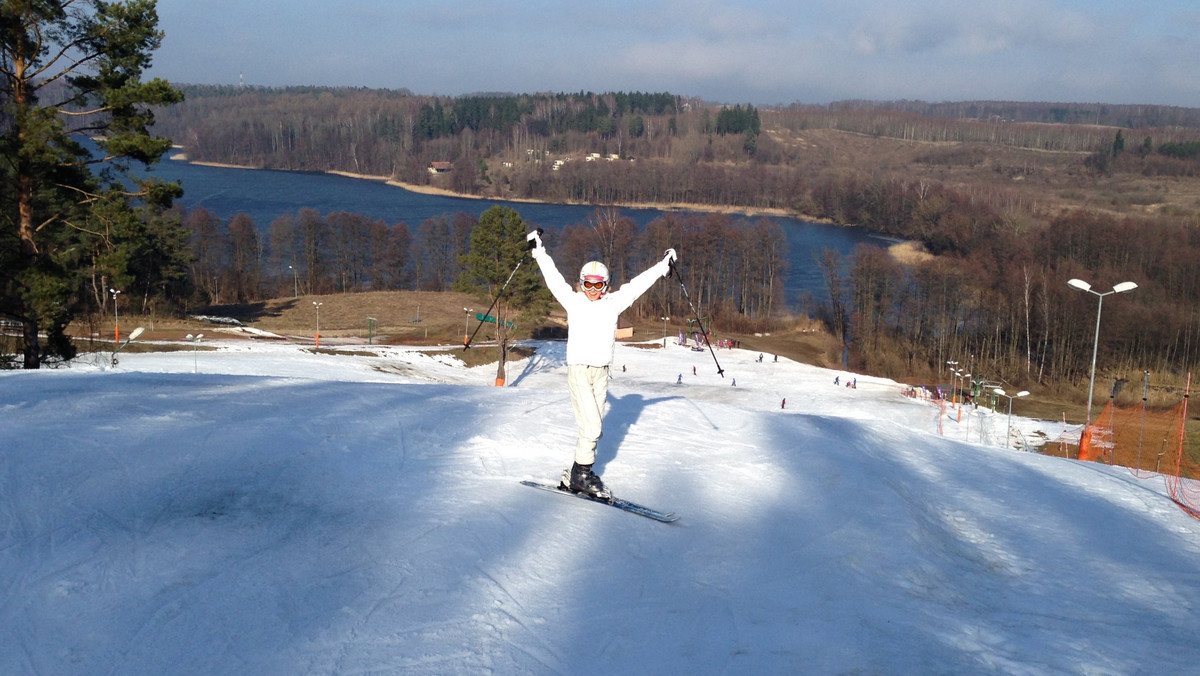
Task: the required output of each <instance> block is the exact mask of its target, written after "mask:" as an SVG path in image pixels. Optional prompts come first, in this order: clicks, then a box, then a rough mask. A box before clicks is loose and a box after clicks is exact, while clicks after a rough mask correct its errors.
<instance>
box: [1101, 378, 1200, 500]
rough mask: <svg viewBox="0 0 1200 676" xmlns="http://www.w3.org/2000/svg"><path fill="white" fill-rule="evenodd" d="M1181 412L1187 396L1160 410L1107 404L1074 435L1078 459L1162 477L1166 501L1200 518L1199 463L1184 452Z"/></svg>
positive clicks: (1134, 472)
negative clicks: (1077, 447)
mask: <svg viewBox="0 0 1200 676" xmlns="http://www.w3.org/2000/svg"><path fill="white" fill-rule="evenodd" d="M1189 390H1190V378H1189ZM1187 407H1188V395H1187V394H1184V397H1183V400H1182V401H1180V402H1179V403H1178V404H1176V405H1175V406H1172V407H1171V408H1168V409H1165V410H1151V409H1149V408H1147V406H1146V405H1145V403H1143V404H1142V405H1141V406H1134V407H1118V406H1115V405H1114V404H1113V402H1112V400H1111V399H1110V400H1109V402H1108V404H1107V405H1105V407H1104V410H1103V411H1101V412H1100V415H1099V416H1098V417H1097V418H1096V422H1094V423H1092V424H1091V425H1088V426H1087V427H1085V428H1084V429H1083V432H1082V433H1081V434H1080V438H1079V459H1080V460H1092V461H1097V462H1104V463H1107V464H1111V465H1120V466H1122V467H1128V468H1129V471H1130V472H1132V473H1133V474H1134V475H1135V476H1138V477H1143V478H1148V477H1151V476H1162V477H1163V479H1164V480H1165V481H1166V486H1167V491H1168V493H1169V494H1170V496H1171V498H1172V499H1173V500H1175V502H1176V503H1178V504H1179V506H1180V507H1182V508H1183V509H1184V510H1185V511H1187V512H1188V513H1189V514H1191V515H1192V516H1195V517H1197V518H1200V482H1198V481H1197V480H1200V464H1198V463H1197V462H1196V460H1195V459H1194V458H1193V457H1192V456H1191V455H1190V454H1189V453H1188V452H1187V450H1186V449H1185V447H1184V439H1185V435H1184V425H1185V423H1186V420H1187Z"/></svg>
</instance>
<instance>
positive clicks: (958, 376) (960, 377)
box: [953, 371, 971, 408]
mask: <svg viewBox="0 0 1200 676" xmlns="http://www.w3.org/2000/svg"><path fill="white" fill-rule="evenodd" d="M970 377H971V374H970V373H963V372H962V371H955V372H954V387H955V389H954V391H953V401H954V405H955V406H958V407H959V408H962V404H960V403H959V401H958V397H959V395H961V394H962V393H963V386H962V384H963V382H964V381H965V380H966V379H967V378H970ZM964 398H965V397H964Z"/></svg>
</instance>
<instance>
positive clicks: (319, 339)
mask: <svg viewBox="0 0 1200 676" xmlns="http://www.w3.org/2000/svg"><path fill="white" fill-rule="evenodd" d="M322 305H324V303H318V302H317V301H315V300H314V301H313V307H314V308H316V310H317V347H321V306H322Z"/></svg>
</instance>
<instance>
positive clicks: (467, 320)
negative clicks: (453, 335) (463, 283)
mask: <svg viewBox="0 0 1200 676" xmlns="http://www.w3.org/2000/svg"><path fill="white" fill-rule="evenodd" d="M474 311H475V309H474V308H469V307H465V308H463V345H466V344H467V343H470V342H471V336H469V335H467V332H468V331H470V330H471V313H472V312H474Z"/></svg>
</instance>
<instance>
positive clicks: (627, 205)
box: [325, 169, 837, 225]
mask: <svg viewBox="0 0 1200 676" xmlns="http://www.w3.org/2000/svg"><path fill="white" fill-rule="evenodd" d="M325 173H327V174H335V175H337V176H345V177H347V178H358V179H363V180H368V181H381V182H383V183H386V184H387V185H390V186H395V187H397V188H402V189H404V190H408V191H409V192H415V193H421V194H422V195H438V196H440V197H457V198H460V199H473V200H500V201H504V202H517V203H525V204H569V205H572V206H589V205H588V204H587V203H585V202H550V201H549V200H540V199H534V198H530V197H495V196H490V197H489V196H482V195H470V194H467V193H460V192H454V191H453V190H448V189H446V188H438V187H436V186H432V185H418V184H415V183H405V182H404V181H397V180H395V179H392V178H389V177H387V176H375V175H372V174H356V173H354V172H350V171H339V170H336V169H330V170H328V171H326V172H325ZM604 206H614V207H620V208H624V209H658V210H659V211H690V212H699V213H720V214H738V215H743V216H748V217H754V216H781V217H785V218H799V219H802V220H805V221H809V222H811V223H823V224H825V225H837V224H836V223H834V222H833V221H830V220H828V219H823V218H815V217H812V216H802V215H797V214H793V213H791V212H789V211H788V210H787V209H752V208H748V207H732V206H723V205H711V204H687V203H683V202H677V203H671V204H655V203H649V202H618V203H615V204H612V205H604Z"/></svg>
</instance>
